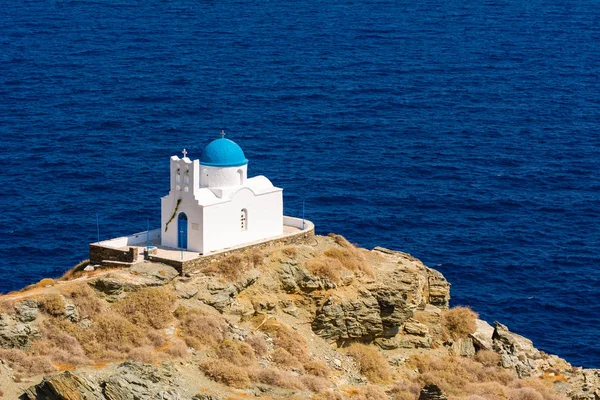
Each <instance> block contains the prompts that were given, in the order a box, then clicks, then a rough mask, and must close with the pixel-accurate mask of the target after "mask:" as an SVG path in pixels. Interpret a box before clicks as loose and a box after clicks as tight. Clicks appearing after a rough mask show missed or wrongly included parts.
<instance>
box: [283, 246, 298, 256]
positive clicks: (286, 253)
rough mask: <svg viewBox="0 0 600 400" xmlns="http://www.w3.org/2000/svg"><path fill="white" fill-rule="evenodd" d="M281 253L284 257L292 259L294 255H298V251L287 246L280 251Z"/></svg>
mask: <svg viewBox="0 0 600 400" xmlns="http://www.w3.org/2000/svg"><path fill="white" fill-rule="evenodd" d="M281 253H282V254H283V255H284V256H287V257H290V258H293V257H296V255H297V254H298V249H297V248H295V247H291V246H288V247H284V248H283V249H281Z"/></svg>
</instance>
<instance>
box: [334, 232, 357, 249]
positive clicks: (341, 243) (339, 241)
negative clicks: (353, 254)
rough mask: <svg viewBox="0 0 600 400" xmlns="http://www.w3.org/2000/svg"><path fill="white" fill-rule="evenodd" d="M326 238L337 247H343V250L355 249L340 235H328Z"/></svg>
mask: <svg viewBox="0 0 600 400" xmlns="http://www.w3.org/2000/svg"><path fill="white" fill-rule="evenodd" d="M327 236H329V237H330V238H333V240H334V241H335V243H336V244H337V245H338V246H341V247H343V248H345V249H354V248H356V246H354V245H353V244H352V243H350V242H349V241H348V240H347V239H346V238H345V237H343V236H342V235H336V234H335V233H329V234H328V235H327Z"/></svg>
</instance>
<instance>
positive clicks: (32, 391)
mask: <svg viewBox="0 0 600 400" xmlns="http://www.w3.org/2000/svg"><path fill="white" fill-rule="evenodd" d="M174 383H175V378H174V376H173V372H172V370H171V369H170V368H169V367H168V366H163V367H161V368H157V367H154V366H151V365H148V364H140V363H137V362H133V361H128V362H125V363H123V364H121V365H119V366H118V367H117V370H116V371H114V373H112V374H110V375H109V376H108V377H105V378H103V377H102V376H96V377H95V378H91V377H90V378H86V377H84V376H82V375H81V374H76V373H73V372H71V371H65V372H62V373H60V374H58V375H54V376H51V377H47V378H44V379H43V380H42V382H40V383H39V384H37V385H35V386H31V387H30V388H28V389H27V390H26V391H25V392H24V393H23V394H22V395H21V397H19V399H20V400H80V399H86V400H134V399H162V400H179V399H181V396H180V395H179V393H178V392H177V391H176V390H174V389H172V388H170V387H171V386H173V385H174Z"/></svg>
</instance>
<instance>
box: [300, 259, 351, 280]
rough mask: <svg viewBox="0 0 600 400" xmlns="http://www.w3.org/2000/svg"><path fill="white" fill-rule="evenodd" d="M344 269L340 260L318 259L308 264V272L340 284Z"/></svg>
mask: <svg viewBox="0 0 600 400" xmlns="http://www.w3.org/2000/svg"><path fill="white" fill-rule="evenodd" d="M343 268H344V266H343V265H342V263H341V262H340V260H337V259H335V258H331V257H318V258H315V259H313V260H312V261H310V262H308V263H307V264H306V269H308V271H309V272H310V273H311V274H313V275H315V276H318V277H319V278H323V279H327V280H329V281H331V282H333V283H336V284H339V283H340V281H341V279H340V271H341V270H342V269H343Z"/></svg>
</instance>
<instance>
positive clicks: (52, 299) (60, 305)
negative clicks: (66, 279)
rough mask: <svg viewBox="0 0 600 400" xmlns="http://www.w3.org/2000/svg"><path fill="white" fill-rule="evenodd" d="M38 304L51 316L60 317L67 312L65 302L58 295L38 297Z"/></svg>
mask: <svg viewBox="0 0 600 400" xmlns="http://www.w3.org/2000/svg"><path fill="white" fill-rule="evenodd" d="M36 300H37V302H38V304H39V306H40V308H41V309H42V310H43V311H44V312H46V313H47V314H49V315H52V316H55V317H56V316H59V315H63V314H64V312H65V305H66V304H65V301H64V300H63V298H62V297H61V296H59V295H58V294H47V295H44V296H41V297H38V298H37V299H36Z"/></svg>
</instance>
